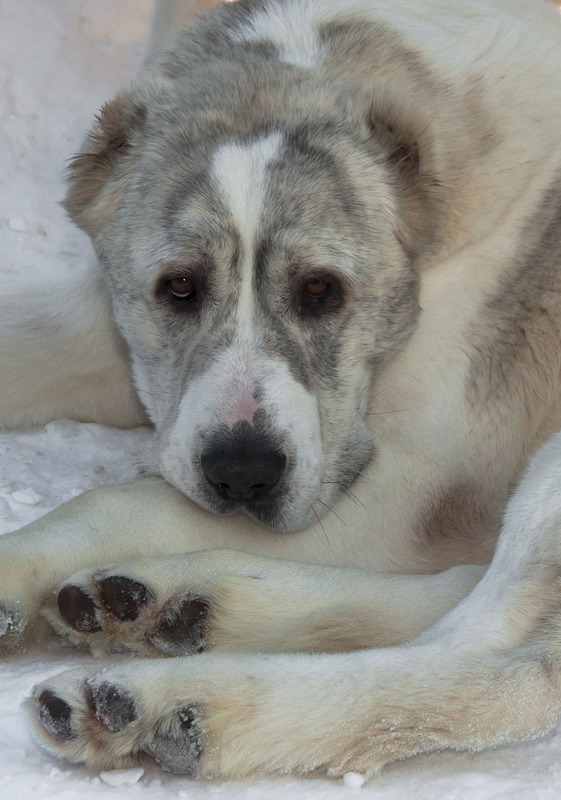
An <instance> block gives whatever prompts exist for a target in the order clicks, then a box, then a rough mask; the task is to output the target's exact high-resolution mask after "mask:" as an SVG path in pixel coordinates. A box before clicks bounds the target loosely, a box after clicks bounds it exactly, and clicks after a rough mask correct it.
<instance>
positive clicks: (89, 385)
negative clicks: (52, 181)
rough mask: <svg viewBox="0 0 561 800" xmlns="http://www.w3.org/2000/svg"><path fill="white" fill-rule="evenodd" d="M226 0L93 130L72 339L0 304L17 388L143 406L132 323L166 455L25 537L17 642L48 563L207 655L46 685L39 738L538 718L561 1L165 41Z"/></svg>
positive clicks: (39, 408)
mask: <svg viewBox="0 0 561 800" xmlns="http://www.w3.org/2000/svg"><path fill="white" fill-rule="evenodd" d="M203 5H212V4H211V3H210V4H209V3H206V4H205V3H202V4H196V3H186V2H184V3H163V4H162V8H161V9H160V12H161V13H160V16H159V17H158V18H157V25H156V27H155V33H154V38H153V40H152V43H151V49H150V55H149V58H148V60H147V64H146V66H145V68H144V70H143V74H142V76H141V79H139V81H138V82H137V83H136V84H135V85H134V86H133V88H132V89H131V90H130V92H128V93H126V94H122V95H120V96H119V97H118V98H117V99H116V100H115V101H113V103H111V104H110V105H109V106H107V107H106V109H105V110H104V112H103V114H102V115H101V117H100V120H99V122H98V124H97V126H96V129H95V130H94V131H93V133H92V134H91V135H90V137H89V139H88V140H87V142H86V144H85V146H84V151H83V152H82V154H81V155H80V156H78V157H77V159H76V160H75V162H74V164H73V167H72V171H71V186H70V191H69V195H68V198H67V207H68V210H69V212H70V214H71V215H72V216H73V218H74V219H75V221H76V222H77V223H78V224H79V225H81V227H83V228H84V229H85V230H86V231H87V232H88V233H89V235H90V236H91V238H92V240H93V242H94V245H95V247H96V250H97V253H98V256H99V259H100V262H101V265H102V270H103V273H104V276H103V282H102V281H101V280H100V279H99V278H98V277H97V276H92V279H91V281H92V284H91V286H86V287H82V294H83V295H86V296H87V298H88V304H89V305H88V308H87V314H86V309H84V311H82V309H81V306H79V307H78V313H77V314H76V318H75V319H74V318H73V317H72V315H71V313H69V312H68V307H69V303H68V302H67V301H66V300H65V302H64V304H63V302H62V300H61V299H60V298H59V299H58V300H57V292H55V291H53V294H52V305H51V307H50V308H49V310H48V318H49V323H50V324H51V325H52V328H53V329H54V333H53V336H52V337H51V339H50V340H49V342H48V347H49V352H51V353H52V354H53V360H52V361H50V362H49V363H48V370H47V369H41V363H42V360H44V356H43V355H40V354H38V353H37V342H36V340H35V339H34V337H37V339H41V346H42V347H43V351H42V352H44V344H43V341H42V340H43V339H44V336H45V330H46V327H47V325H46V323H42V322H41V316H42V312H41V311H40V310H39V308H37V314H36V316H37V317H39V322H38V321H37V319H36V320H35V324H34V325H31V324H29V323H26V322H25V319H22V317H23V312H22V310H21V307H18V308H16V310H15V311H14V310H12V311H11V315H12V319H14V320H15V321H16V322H17V325H18V327H19V335H18V336H17V341H16V338H15V337H16V334H15V324H12V326H11V327H10V325H9V324H8V321H7V319H8V318H7V317H6V316H4V317H3V320H2V322H0V326H1V328H0V346H1V351H0V368H1V370H2V374H3V375H7V376H8V380H7V381H5V382H4V381H3V385H4V386H6V388H7V389H8V387H9V391H8V392H6V396H4V393H5V390H3V389H0V406H1V407H2V408H3V412H2V413H3V417H2V419H3V420H4V421H5V423H6V424H12V425H13V424H17V425H22V424H26V423H29V422H38V421H43V420H45V419H47V418H50V417H52V416H56V415H62V414H66V415H71V416H74V417H76V418H81V419H96V420H99V421H104V422H113V423H117V424H131V425H132V424H136V423H138V422H139V421H141V420H142V419H143V410H142V409H141V407H140V406H139V404H138V402H137V401H136V399H135V396H134V395H133V394H132V393H131V392H130V390H129V389H128V384H126V382H125V381H124V376H126V375H127V369H128V366H127V365H128V358H129V354H130V360H131V363H132V370H133V374H134V378H135V383H136V387H137V391H138V393H139V396H140V398H141V400H142V403H143V405H144V407H145V408H146V409H147V411H148V415H149V417H150V419H151V421H152V423H153V424H154V428H155V435H154V447H153V451H152V452H151V453H150V454H149V455H148V456H147V465H148V468H149V469H150V470H151V471H153V472H155V473H156V474H161V475H163V476H164V477H165V478H166V479H167V481H168V482H169V483H165V482H163V481H162V480H161V478H157V477H153V478H149V479H146V480H144V481H141V482H138V483H136V484H133V485H131V486H127V487H115V488H112V489H108V490H102V491H98V492H95V493H92V494H89V495H85V496H83V497H82V498H78V499H77V500H76V501H73V503H72V504H69V505H68V506H65V507H63V508H61V509H59V510H58V511H57V512H55V513H53V514H52V515H50V516H49V517H47V518H45V519H44V520H42V521H41V522H40V523H38V524H36V525H33V526H30V527H29V528H28V529H27V530H25V531H22V532H19V533H18V534H14V535H10V536H6V537H3V539H2V540H1V541H0V556H1V567H0V572H1V574H2V579H1V583H0V586H1V587H2V588H1V594H0V607H1V608H2V615H1V617H0V619H1V620H2V626H1V627H2V629H3V632H4V636H3V639H1V640H0V641H1V642H2V644H1V645H0V646H2V647H5V649H6V650H10V649H12V648H13V647H20V646H22V645H24V644H29V643H30V642H32V641H33V640H34V638H36V637H38V638H39V639H40V638H41V636H42V635H43V634H45V632H46V629H45V624H44V621H43V618H42V617H40V616H38V613H37V612H38V609H39V608H40V606H41V604H42V603H43V602H44V600H45V598H46V597H47V596H48V595H49V594H50V593H51V592H52V590H53V588H54V587H55V586H57V584H58V585H59V592H58V605H57V607H53V604H52V603H51V604H50V606H49V607H48V608H47V610H46V612H45V614H46V616H47V618H48V619H49V621H50V622H51V624H52V625H53V626H54V627H55V629H57V630H58V631H59V632H61V633H63V634H64V635H65V636H67V637H68V638H69V639H70V640H71V641H74V642H76V643H78V644H84V643H88V644H90V645H91V646H92V649H94V650H95V651H97V652H100V651H106V650H111V649H113V648H115V647H117V648H119V647H122V646H126V647H128V648H130V649H132V650H134V651H137V652H140V653H141V654H144V655H147V656H150V655H154V654H157V653H160V654H161V653H162V652H163V653H167V654H171V655H178V656H182V657H183V658H181V659H176V660H173V661H170V660H154V661H152V660H146V661H135V662H132V663H130V664H129V665H127V666H121V667H119V668H114V669H112V670H111V671H107V670H106V671H105V672H104V673H103V674H102V675H99V676H98V675H96V674H95V673H92V675H90V676H88V675H84V674H83V673H82V674H76V673H73V674H72V675H71V676H70V677H69V675H68V674H65V675H64V676H63V677H62V679H61V680H60V681H59V680H57V679H54V680H52V681H49V682H48V684H47V685H46V686H42V687H39V689H38V691H37V709H38V716H39V720H40V723H41V725H40V726H39V729H40V731H41V735H42V736H43V738H44V740H45V741H46V743H47V745H48V746H49V747H51V748H52V749H53V750H54V751H56V752H59V753H62V754H64V755H66V756H68V757H69V758H72V759H74V760H78V761H87V762H89V763H95V764H105V765H106V764H117V763H125V762H127V761H128V760H130V759H133V758H135V757H141V756H142V754H148V755H151V756H152V757H154V758H156V759H157V760H158V761H160V762H161V763H162V764H163V765H164V766H165V767H166V768H169V769H174V770H177V771H187V772H193V771H199V772H200V773H201V774H206V775H215V776H234V777H235V776H241V775H244V774H248V773H252V772H267V771H287V770H295V771H307V770H311V769H316V768H323V769H327V770H329V771H330V772H331V773H332V774H338V773H341V772H344V771H347V770H349V769H354V770H359V771H362V772H365V773H368V774H372V773H373V772H374V771H375V770H376V769H377V768H379V767H380V766H381V765H383V764H384V763H386V762H388V761H391V760H393V759H397V758H403V757H406V756H408V755H412V754H414V753H418V752H426V751H429V750H434V749H438V748H442V747H449V746H453V747H459V748H472V749H479V748H482V747H485V746H489V745H492V744H493V743H496V742H503V741H510V740H517V739H523V738H528V737H531V736H535V735H538V734H539V733H541V732H543V731H546V730H548V729H549V728H550V727H551V726H552V725H553V724H554V723H555V722H556V721H557V720H558V718H559V717H560V716H561V694H560V690H561V686H560V683H561V672H560V668H559V656H560V655H561V652H560V651H559V645H558V638H559V626H558V623H557V621H556V618H557V616H558V612H559V606H560V605H561V596H560V595H559V589H558V586H557V582H558V575H559V568H560V566H561V551H560V545H559V533H560V526H561V517H560V513H561V508H560V501H559V499H558V497H559V489H560V488H561V459H560V458H559V456H558V450H559V446H560V439H559V437H558V438H557V439H556V438H555V437H554V438H553V439H551V441H550V442H549V443H548V444H546V445H545V447H544V449H543V450H542V451H541V452H540V454H539V455H538V456H536V459H535V461H534V462H533V465H532V466H531V468H530V470H529V472H528V474H527V476H526V478H524V479H523V481H522V483H520V485H519V486H518V488H515V487H517V484H518V482H519V481H520V477H521V474H522V471H523V470H524V468H525V467H526V464H527V462H528V459H529V457H530V456H531V454H532V453H533V452H534V451H536V449H537V448H538V447H539V446H540V445H541V444H542V443H543V442H545V441H546V440H547V439H548V438H549V437H551V436H552V434H553V433H554V432H555V431H556V430H557V429H558V428H560V427H561V394H560V381H561V347H560V345H561V332H560V330H559V327H560V323H559V320H560V319H561V270H560V266H561V228H560V215H561V185H560V174H561V145H560V144H559V141H560V137H559V133H560V131H561V111H560V109H561V47H560V45H561V25H560V23H559V20H558V17H557V16H556V12H555V9H554V8H553V6H550V5H549V4H546V3H542V2H539V0H537V1H536V2H535V3H532V4H528V3H527V2H514V3H513V2H506V0H505V1H503V0H495V1H494V2H471V3H460V2H447V3H440V2H436V0H426V1H425V2H422V3H418V2H409V0H403V2H401V3H399V4H396V3H386V2H383V1H382V0H380V2H377V0H370V1H368V0H354V1H353V2H349V0H345V2H343V0H314V2H296V1H295V0H284V2H279V1H278V0H262V2H261V1H260V0H256V1H255V2H245V1H244V0H240V2H239V3H235V4H231V5H228V6H223V7H220V8H218V9H216V10H215V11H214V12H212V14H210V15H209V16H208V17H207V18H205V19H203V20H201V21H199V22H198V23H197V24H196V25H195V26H194V27H193V28H192V29H189V30H188V31H187V32H186V33H185V34H182V36H181V37H180V38H179V39H178V41H177V43H176V44H175V45H174V46H173V48H172V50H170V51H169V53H167V54H164V55H162V54H161V49H162V43H169V42H171V41H172V38H173V37H172V35H171V31H172V30H173V29H175V28H176V27H177V26H178V25H180V23H184V22H188V21H189V16H190V15H192V14H193V12H194V11H196V10H200V7H202V6H203ZM106 287H108V289H109V294H110V297H111V301H109V299H108V298H109V295H108V293H107V288H106ZM74 291H76V287H74ZM41 301H42V302H44V295H42V296H41ZM110 303H111V305H112V309H113V314H114V316H115V319H116V322H117V326H118V329H119V334H120V336H122V339H123V340H124V343H123V341H121V339H120V336H119V334H117V332H116V331H115V330H114V329H113V328H112V326H111V325H110V324H109V323H108V320H109V319H110V313H111V312H110V310H109V309H110ZM8 307H9V308H13V298H10V306H7V308H8ZM27 314H28V317H29V318H32V317H33V316H35V315H34V314H33V309H31V310H27ZM67 353H71V355H72V357H71V358H69V356H68V355H67ZM26 367H27V369H25V368H26ZM74 367H75V369H74ZM29 368H32V369H31V372H32V374H31V376H30V377H29V371H30V369H29ZM73 369H74V376H73V375H70V374H67V373H68V372H69V371H70V372H72V371H73ZM123 386H125V388H123ZM169 484H172V485H173V486H175V487H176V488H177V489H178V490H179V492H176V493H174V492H172V491H170V486H169ZM184 495H187V497H189V498H191V500H193V501H195V503H196V505H194V504H193V503H191V502H190V501H189V500H186V499H185V497H184ZM509 498H511V499H510V501H509ZM507 503H508V506H507ZM335 504H336V505H335ZM200 506H202V507H203V508H206V509H208V510H210V511H213V512H219V513H220V514H222V515H223V516H216V515H211V514H208V513H207V511H203V510H202V509H201V508H200ZM334 506H335V507H334ZM505 508H506V509H507V510H506V521H505V523H504V525H503V531H502V534H501V539H500V543H499V547H498V549H497V553H496V555H495V557H494V560H493V562H492V565H491V567H490V568H489V569H488V570H487V571H486V572H485V569H484V567H483V566H476V565H484V564H486V563H487V562H488V561H489V560H490V558H491V557H492V554H493V550H494V547H495V542H496V537H497V535H498V533H499V531H500V529H501V520H502V517H503V514H504V513H505ZM234 512H241V514H240V513H238V514H236V515H234V516H230V515H231V514H233V513H234ZM259 523H261V524H263V525H265V526H267V527H268V528H272V529H273V530H272V531H271V530H266V529H264V528H263V527H261V526H260V524H259ZM63 542H64V544H61V543H63ZM68 542H71V546H69V545H68ZM226 548H227V549H226ZM175 553H183V554H184V555H176V556H172V557H170V556H171V555H172V554H175ZM155 556H159V557H160V558H154V557H155ZM266 557H269V558H266ZM275 558H276V559H279V560H278V561H275V560H273V559H275ZM131 559H132V560H131ZM280 559H282V560H280ZM122 560H126V562H127V563H125V564H122V563H119V562H121V561H122ZM112 563H113V564H115V563H116V564H117V566H113V567H112V568H111V569H107V568H104V569H103V570H102V569H99V568H97V569H93V568H95V566H96V565H99V564H112ZM30 565H31V568H32V570H33V575H34V584H33V587H32V588H30V587H29V586H28V573H29V569H30ZM461 565H471V566H461ZM86 568H88V569H86ZM76 570H80V572H78V573H77V574H74V575H73V576H72V577H71V578H68V575H70V574H71V573H73V572H75V571H76ZM383 573H386V574H383ZM391 573H393V574H391ZM396 573H401V574H396ZM482 576H484V577H482ZM61 582H62V583H61ZM476 584H477V586H476V588H475V589H473V587H474V586H475V585H476ZM472 589H473V591H471V590H472ZM470 591H471V594H469V593H470ZM466 595H469V596H468V597H467V599H465V600H464V601H463V602H462V603H460V604H459V605H457V604H458V602H459V601H460V600H461V599H462V598H464V597H466ZM450 609H453V610H452V611H450ZM448 611H450V613H448V614H447V613H446V612H448ZM441 617H442V620H440V618H441ZM439 620H440V621H439ZM433 623H434V624H433ZM431 625H432V627H430V626H431ZM427 629H428V630H427ZM423 631H426V633H423ZM415 636H417V637H418V638H417V639H414V637H415ZM411 639H414V641H413V642H412V643H411V644H408V645H407V646H405V645H403V646H401V647H396V648H391V649H386V650H380V649H376V650H369V651H366V650H364V651H362V652H354V653H345V654H343V655H342V654H341V653H343V652H344V651H361V650H362V649H363V648H368V647H370V648H380V647H387V646H388V645H398V644H400V643H402V642H405V641H408V640H411ZM203 649H205V650H206V649H209V650H211V649H212V650H215V651H223V652H233V651H234V652H236V651H237V652H238V653H244V652H245V653H250V652H259V653H263V652H270V653H277V654H278V653H284V654H285V655H276V656H273V657H268V656H263V655H261V656H242V655H239V654H238V655H218V654H216V653H212V654H209V655H202V656H198V657H197V658H196V659H188V660H185V659H186V657H188V656H189V655H191V654H193V653H197V652H199V651H200V650H203ZM297 651H304V652H307V653H325V652H329V653H332V655H323V656H317V655H308V656H303V655H286V653H295V652H297ZM302 716H304V717H305V718H306V720H307V721H306V725H305V726H304V727H300V726H299V725H298V719H299V718H300V717H302Z"/></svg>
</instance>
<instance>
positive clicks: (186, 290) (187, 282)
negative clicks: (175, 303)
mask: <svg viewBox="0 0 561 800" xmlns="http://www.w3.org/2000/svg"><path fill="white" fill-rule="evenodd" d="M167 287H168V291H169V293H170V294H171V295H172V296H173V297H175V299H176V300H181V301H183V302H186V303H191V302H193V301H194V300H195V299H196V297H197V290H196V289H195V285H194V283H193V281H192V280H191V278H187V277H185V276H183V277H179V278H171V279H170V280H169V281H167Z"/></svg>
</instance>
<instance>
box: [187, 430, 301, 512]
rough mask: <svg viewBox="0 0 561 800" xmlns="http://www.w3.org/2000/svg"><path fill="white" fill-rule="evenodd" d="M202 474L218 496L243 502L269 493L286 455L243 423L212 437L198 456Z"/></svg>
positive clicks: (283, 467)
mask: <svg viewBox="0 0 561 800" xmlns="http://www.w3.org/2000/svg"><path fill="white" fill-rule="evenodd" d="M201 465H202V468H203V472H204V475H205V477H206V479H207V481H208V482H209V484H210V485H211V486H212V487H213V489H214V490H215V491H216V492H217V493H218V494H219V495H220V497H222V498H224V499H228V500H237V501H239V502H245V501H247V500H255V499H257V498H259V497H261V496H263V495H264V494H266V493H267V492H269V491H270V490H271V489H272V488H273V487H274V486H276V485H277V484H278V482H279V481H280V479H281V477H282V475H283V472H284V469H285V466H286V456H285V455H284V454H283V453H282V452H280V450H279V449H278V448H277V447H276V446H275V445H274V444H273V443H272V442H271V441H270V440H269V439H268V437H266V436H264V435H263V434H260V433H258V432H257V431H256V430H255V428H254V427H253V426H251V425H250V424H249V423H247V422H244V423H240V424H238V425H236V426H235V427H234V429H233V430H232V431H228V432H227V433H221V434H220V435H217V436H216V437H214V438H213V440H212V442H211V443H210V444H209V446H208V447H207V449H206V450H205V451H204V452H203V454H202V456H201Z"/></svg>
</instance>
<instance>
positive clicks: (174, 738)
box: [145, 706, 202, 775]
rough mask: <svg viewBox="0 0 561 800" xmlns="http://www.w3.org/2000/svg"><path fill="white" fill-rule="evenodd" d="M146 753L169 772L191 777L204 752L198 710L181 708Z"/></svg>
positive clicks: (155, 737) (154, 739)
mask: <svg viewBox="0 0 561 800" xmlns="http://www.w3.org/2000/svg"><path fill="white" fill-rule="evenodd" d="M145 752H146V753H147V754H148V755H149V756H152V758H154V759H155V760H156V761H157V762H158V764H160V766H161V767H162V769H164V770H166V771H167V772H177V773H181V774H184V775H185V774H186V775H191V774H192V773H193V772H194V770H195V767H196V766H197V762H198V760H199V757H200V755H201V752H202V744H201V739H200V735H199V713H198V710H197V709H196V708H194V707H192V706H188V707H186V708H180V709H179V711H178V712H177V714H176V715H175V718H174V719H173V720H172V721H171V724H170V725H169V727H168V728H166V730H161V731H159V732H158V733H157V734H156V735H155V736H154V738H153V739H152V741H151V743H150V746H149V747H148V748H146V750H145Z"/></svg>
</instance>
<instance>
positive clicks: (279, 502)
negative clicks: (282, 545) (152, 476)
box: [164, 476, 323, 533]
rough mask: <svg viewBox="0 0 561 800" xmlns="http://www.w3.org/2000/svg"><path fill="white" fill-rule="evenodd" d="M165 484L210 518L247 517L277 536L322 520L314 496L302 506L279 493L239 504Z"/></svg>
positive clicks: (176, 483)
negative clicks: (314, 506) (316, 508)
mask: <svg viewBox="0 0 561 800" xmlns="http://www.w3.org/2000/svg"><path fill="white" fill-rule="evenodd" d="M164 477H165V476H164ZM166 480H167V481H168V482H169V483H171V485H172V486H173V487H174V488H175V489H177V491H178V492H181V494H183V495H184V496H185V497H187V498H188V499H189V500H191V501H192V502H193V503H196V504H197V505H198V506H200V507H201V508H203V509H204V510H205V511H209V512H210V513H211V514H215V515H217V516H220V517H232V516H235V515H240V516H244V517H247V518H248V519H251V520H253V521H254V522H256V523H258V524H259V525H261V527H263V528H264V529H266V530H268V531H273V532H274V533H295V532H297V531H301V530H303V529H305V528H308V527H310V525H311V524H313V523H314V522H317V520H318V518H319V517H320V516H321V513H320V514H318V513H316V512H314V509H313V503H314V502H315V501H316V500H317V499H318V497H317V496H314V498H313V500H312V501H304V502H302V500H301V499H300V501H299V502H298V501H297V500H295V499H294V498H292V499H291V498H287V497H286V496H285V495H284V494H283V493H278V494H277V495H275V496H272V497H269V498H261V499H259V500H255V501H253V502H246V503H239V502H235V501H231V500H225V499H222V498H219V497H216V496H215V495H213V494H211V493H210V492H208V491H205V490H202V491H201V490H200V488H199V487H197V489H196V490H193V489H192V488H191V487H185V486H181V485H180V483H179V482H177V481H172V480H170V479H169V478H166ZM322 508H323V506H322Z"/></svg>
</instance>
